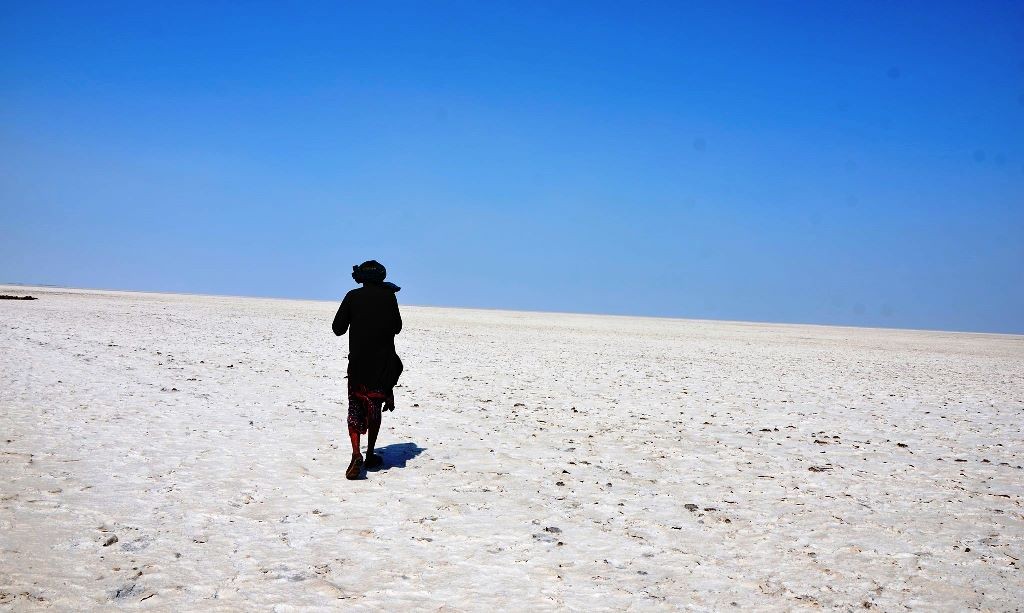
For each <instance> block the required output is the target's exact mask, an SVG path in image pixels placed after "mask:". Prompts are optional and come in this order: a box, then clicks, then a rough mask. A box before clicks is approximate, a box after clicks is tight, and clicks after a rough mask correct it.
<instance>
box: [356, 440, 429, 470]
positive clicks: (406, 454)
mask: <svg viewBox="0 0 1024 613" xmlns="http://www.w3.org/2000/svg"><path fill="white" fill-rule="evenodd" d="M423 451H424V448H423V447H420V446H419V445H417V444H416V443H392V444H390V445H385V446H384V447H377V448H376V449H374V453H376V454H377V455H379V456H380V457H381V458H383V459H384V465H383V466H381V467H380V468H368V469H367V471H368V472H380V471H383V470H388V469H391V468H405V463H406V462H408V461H409V460H411V459H413V458H415V457H416V456H418V455H419V454H421V453H423Z"/></svg>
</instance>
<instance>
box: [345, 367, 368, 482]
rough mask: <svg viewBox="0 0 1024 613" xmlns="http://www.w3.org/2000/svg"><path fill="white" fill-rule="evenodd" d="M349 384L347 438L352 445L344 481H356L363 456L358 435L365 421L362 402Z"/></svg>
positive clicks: (361, 467) (364, 427)
mask: <svg viewBox="0 0 1024 613" xmlns="http://www.w3.org/2000/svg"><path fill="white" fill-rule="evenodd" d="M354 392H355V390H354V389H353V387H352V385H351V383H350V384H349V387H348V438H349V441H351V443H352V461H351V462H349V465H348V469H346V470H345V478H346V479H358V478H359V475H360V473H361V472H362V471H363V455H362V454H361V453H359V434H360V432H361V431H365V430H366V425H365V424H364V423H363V422H362V420H364V419H366V411H365V409H364V408H363V404H362V401H361V400H360V399H359V398H358V397H357V396H356V395H355V393H354Z"/></svg>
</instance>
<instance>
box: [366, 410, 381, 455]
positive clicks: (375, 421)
mask: <svg viewBox="0 0 1024 613" xmlns="http://www.w3.org/2000/svg"><path fill="white" fill-rule="evenodd" d="M379 432H380V413H377V414H376V415H373V414H371V415H370V426H369V433H368V434H367V435H366V455H373V450H374V449H375V448H376V446H377V434H378V433H379Z"/></svg>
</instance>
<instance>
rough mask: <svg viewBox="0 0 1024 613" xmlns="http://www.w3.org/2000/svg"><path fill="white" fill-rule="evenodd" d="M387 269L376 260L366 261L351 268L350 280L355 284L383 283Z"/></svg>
mask: <svg viewBox="0 0 1024 613" xmlns="http://www.w3.org/2000/svg"><path fill="white" fill-rule="evenodd" d="M387 276H388V269H387V268H384V265H383V264H381V263H380V262H378V261H377V260H368V261H366V262H363V263H362V264H360V265H358V266H353V267H352V278H353V279H355V281H356V283H383V282H384V279H385V278H386V277H387Z"/></svg>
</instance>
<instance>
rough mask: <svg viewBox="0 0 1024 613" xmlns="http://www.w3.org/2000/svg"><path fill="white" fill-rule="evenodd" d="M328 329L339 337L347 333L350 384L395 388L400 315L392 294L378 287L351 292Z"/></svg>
mask: <svg viewBox="0 0 1024 613" xmlns="http://www.w3.org/2000/svg"><path fill="white" fill-rule="evenodd" d="M331 327H332V328H333V329H334V333H335V334H336V335H338V336H341V335H342V334H345V332H346V331H347V332H348V333H349V335H348V379H349V382H350V383H361V384H363V385H365V386H367V387H369V388H371V389H378V390H383V389H389V388H391V387H393V386H394V384H395V382H397V380H398V375H399V374H400V373H401V368H402V367H401V361H399V360H398V356H397V355H396V354H395V335H396V334H398V333H399V332H401V331H402V314H401V313H399V311H398V299H397V298H396V297H395V292H394V291H393V290H391V289H388V288H387V287H385V286H384V285H382V284H380V283H366V284H364V285H363V287H358V288H356V289H354V290H352V291H350V292H349V293H347V294H345V299H344V300H342V301H341V306H340V307H338V314H337V315H335V316H334V323H333V324H332V326H331ZM350 328H351V330H350ZM396 371H397V372H396Z"/></svg>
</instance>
